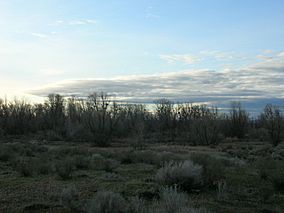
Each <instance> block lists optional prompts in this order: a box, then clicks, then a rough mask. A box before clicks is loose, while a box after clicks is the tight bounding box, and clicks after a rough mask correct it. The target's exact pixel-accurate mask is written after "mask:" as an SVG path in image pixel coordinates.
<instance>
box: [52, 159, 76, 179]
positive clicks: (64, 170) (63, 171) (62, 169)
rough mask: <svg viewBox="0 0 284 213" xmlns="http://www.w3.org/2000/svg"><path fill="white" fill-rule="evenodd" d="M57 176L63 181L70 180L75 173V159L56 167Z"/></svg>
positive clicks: (64, 161) (60, 162) (65, 161)
mask: <svg viewBox="0 0 284 213" xmlns="http://www.w3.org/2000/svg"><path fill="white" fill-rule="evenodd" d="M55 168H56V172H57V174H58V175H59V176H60V177H61V178H62V179H63V180H66V179H70V178H71V177H72V173H73V171H74V162H73V159H71V158H67V159H65V160H62V161H59V162H57V163H56V165H55Z"/></svg>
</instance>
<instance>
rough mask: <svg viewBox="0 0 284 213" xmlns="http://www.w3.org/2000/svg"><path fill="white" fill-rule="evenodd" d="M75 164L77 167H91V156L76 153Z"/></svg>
mask: <svg viewBox="0 0 284 213" xmlns="http://www.w3.org/2000/svg"><path fill="white" fill-rule="evenodd" d="M74 160H75V162H74V163H75V166H76V168H77V169H89V168H90V158H89V157H88V156H83V155H76V156H75V159H74Z"/></svg>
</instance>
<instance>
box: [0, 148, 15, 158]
mask: <svg viewBox="0 0 284 213" xmlns="http://www.w3.org/2000/svg"><path fill="white" fill-rule="evenodd" d="M14 155H15V153H14V151H13V149H11V148H10V147H8V146H4V145H1V146H0V161H9V160H11V159H13V157H14Z"/></svg>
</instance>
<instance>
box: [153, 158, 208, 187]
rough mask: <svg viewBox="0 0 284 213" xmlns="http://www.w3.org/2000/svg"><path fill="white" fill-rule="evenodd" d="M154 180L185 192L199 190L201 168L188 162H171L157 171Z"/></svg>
mask: <svg viewBox="0 0 284 213" xmlns="http://www.w3.org/2000/svg"><path fill="white" fill-rule="evenodd" d="M155 179H156V181H157V182H158V183H160V184H162V185H168V186H172V185H177V186H179V187H180V188H181V189H183V190H186V191H191V190H193V189H199V188H201V187H202V185H203V179H202V166H200V165H198V164H194V163H193V162H192V161H190V160H186V161H183V162H173V161H171V162H168V163H166V164H165V165H164V166H163V167H162V168H160V169H159V170H158V171H157V173H156V176H155Z"/></svg>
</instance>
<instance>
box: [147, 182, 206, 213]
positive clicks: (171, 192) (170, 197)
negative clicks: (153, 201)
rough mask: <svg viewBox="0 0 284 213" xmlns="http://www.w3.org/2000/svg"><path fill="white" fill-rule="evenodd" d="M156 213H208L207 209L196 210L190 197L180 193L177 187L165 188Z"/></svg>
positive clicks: (155, 210)
mask: <svg viewBox="0 0 284 213" xmlns="http://www.w3.org/2000/svg"><path fill="white" fill-rule="evenodd" d="M152 212H154V213H208V211H207V210H206V209H205V208H194V207H192V202H191V201H190V199H189V197H188V195H187V194H186V193H184V192H179V191H178V189H177V187H176V186H172V187H165V188H163V189H162V190H161V192H160V200H159V202H158V203H157V206H155V207H154V209H153V210H152Z"/></svg>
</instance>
